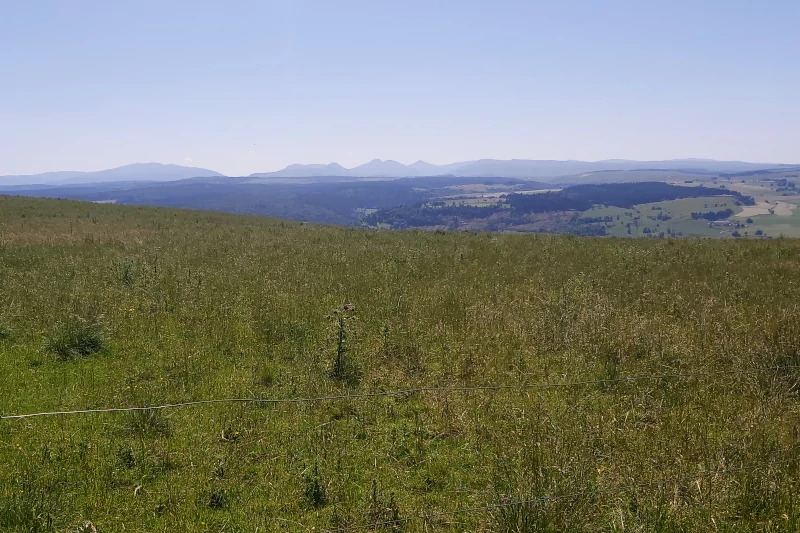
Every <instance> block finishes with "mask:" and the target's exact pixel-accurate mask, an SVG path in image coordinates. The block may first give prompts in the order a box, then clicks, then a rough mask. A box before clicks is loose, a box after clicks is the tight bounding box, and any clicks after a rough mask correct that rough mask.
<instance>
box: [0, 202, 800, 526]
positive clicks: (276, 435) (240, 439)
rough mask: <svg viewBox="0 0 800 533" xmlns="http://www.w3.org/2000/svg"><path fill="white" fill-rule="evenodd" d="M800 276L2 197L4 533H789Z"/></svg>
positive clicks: (605, 246)
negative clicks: (82, 529) (91, 528)
mask: <svg viewBox="0 0 800 533" xmlns="http://www.w3.org/2000/svg"><path fill="white" fill-rule="evenodd" d="M701 201H705V202H711V203H714V202H719V201H724V199H703V200H701ZM664 208H665V209H666V208H667V206H664ZM670 209H672V212H673V213H675V214H676V218H678V213H682V214H681V215H680V216H684V211H686V210H688V209H689V208H688V207H687V208H686V209H682V210H679V209H678V208H677V207H674V208H670ZM692 209H693V208H692ZM640 210H641V212H642V213H643V214H645V213H646V214H650V213H651V212H652V213H655V212H656V211H647V210H646V209H642V208H641V207H640ZM796 213H797V212H795V215H793V217H792V218H794V216H796ZM798 264H800V244H799V243H798V242H797V241H794V240H790V239H779V238H776V239H771V240H732V239H723V240H692V239H685V240H684V239H681V240H678V239H663V240H659V239H635V240H634V239H618V238H596V239H595V238H586V239H582V238H576V237H573V236H552V235H507V234H482V233H466V232H449V233H445V232H419V231H408V232H406V231H402V232H388V231H377V230H357V229H347V228H334V227H327V226H317V225H312V224H301V223H298V222H287V221H281V220H276V219H268V218H261V217H254V216H237V215H226V214H220V213H208V212H197V211H182V210H175V209H164V208H149V207H148V208H144V207H129V206H120V205H108V204H90V203H82V202H69V201H60V200H44V199H31V198H10V197H2V196H0V371H2V375H3V382H2V387H3V389H2V390H3V392H2V394H0V465H2V468H0V530H2V531H4V532H5V531H7V532H15V533H21V532H29V531H38V532H44V531H59V532H63V531H67V530H73V531H75V530H76V529H74V528H76V527H77V526H79V525H80V524H82V523H84V521H86V520H89V521H91V522H92V523H93V524H94V525H95V526H96V527H97V530H98V531H100V532H111V531H115V532H116V531H126V532H146V531H147V532H149V531H187V532H255V531H258V532H266V531H297V532H311V531H315V532H319V531H406V532H423V531H425V532H427V531H445V532H463V531H485V532H488V531H492V532H530V531H567V530H569V531H587V532H588V531H731V532H739V531H742V532H744V531H748V532H749V531H770V532H777V531H781V532H794V531H797V530H798V528H800V499H798V497H797V494H798V481H800V478H799V477H798V475H799V473H800V462H799V461H798V458H799V457H800V454H798V452H799V451H800V448H799V446H800V435H799V428H800V403H798V393H799V392H800V369H798V366H800V314H799V313H798V302H800V284H798V282H797V280H798ZM398 391H400V392H398ZM224 398H239V399H251V400H257V401H250V402H231V403H210V404H202V405H193V406H187V407H182V408H168V409H161V410H141V411H128V412H105V413H82V414H69V415H53V416H40V417H31V418H21V419H16V418H2V417H3V416H6V417H7V416H9V415H18V414H35V413H41V412H47V411H56V410H57V411H72V410H86V409H97V408H130V407H145V406H158V405H164V404H174V403H181V402H188V401H198V400H215V399H224Z"/></svg>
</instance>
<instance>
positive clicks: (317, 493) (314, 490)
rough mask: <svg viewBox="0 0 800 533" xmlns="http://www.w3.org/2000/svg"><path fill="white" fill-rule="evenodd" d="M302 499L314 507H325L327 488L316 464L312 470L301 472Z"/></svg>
mask: <svg viewBox="0 0 800 533" xmlns="http://www.w3.org/2000/svg"><path fill="white" fill-rule="evenodd" d="M303 501H304V502H305V503H306V504H307V505H308V506H310V507H313V508H315V509H319V508H321V507H325V505H326V504H327V503H328V494H327V490H326V489H325V484H324V483H323V481H322V476H320V474H319V468H318V467H317V465H316V464H314V469H313V470H311V471H310V472H304V473H303Z"/></svg>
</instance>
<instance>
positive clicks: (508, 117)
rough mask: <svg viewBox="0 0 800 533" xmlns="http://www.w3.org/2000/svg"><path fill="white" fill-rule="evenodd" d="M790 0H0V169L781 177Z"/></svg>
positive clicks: (797, 39)
mask: <svg viewBox="0 0 800 533" xmlns="http://www.w3.org/2000/svg"><path fill="white" fill-rule="evenodd" d="M798 23H800V2H799V1H797V0H785V1H780V0H764V1H761V2H756V1H737V0H727V1H715V0H710V1H700V0H695V1H680V0H678V1H660V0H659V1H655V0H654V1H641V0H639V1H615V0H606V1H601V0H596V1H588V0H583V1H577V0H576V1H568V0H561V1H552V2H539V1H534V0H528V1H517V0H491V1H490V0H483V1H472V0H458V1H436V0H424V1H418V0H404V1H390V0H385V1H384V0H369V1H367V0H364V1H361V0H358V1H355V0H353V1H350V0H327V1H324V0H320V1H311V0H305V1H304V0H295V1H290V0H284V1H268V0H262V1H257V2H255V1H254V2H244V1H237V2H233V1H232V2H219V1H213V2H211V1H208V2H206V1H199V0H195V1H191V2H189V1H187V2H170V1H148V0H137V1H126V0H115V1H113V2H109V1H83V0H70V1H60V0H59V1H46V0H35V1H30V2H16V1H13V0H0V174H24V173H35V172H46V171H52V170H99V169H102V168H108V167H113V166H119V165H123V164H127V163H132V162H149V161H157V162H162V163H176V164H190V165H194V166H201V167H206V168H212V169H214V170H218V171H220V172H224V173H227V174H231V175H237V174H249V173H252V172H260V171H269V170H275V169H278V168H281V167H283V166H285V165H287V164H290V163H295V162H303V163H327V162H331V161H338V162H340V163H341V164H343V165H345V166H354V165H356V164H360V163H363V162H366V161H368V160H370V159H373V158H381V159H396V160H399V161H401V162H403V163H411V162H413V161H415V160H418V159H424V160H426V161H429V162H432V163H449V162H453V161H459V160H470V159H479V158H499V159H508V158H526V159H586V160H598V159H610V158H631V159H669V158H681V157H708V158H715V159H737V160H750V161H761V162H791V163H800V31H798V29H797V27H798Z"/></svg>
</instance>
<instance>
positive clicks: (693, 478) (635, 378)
mask: <svg viewBox="0 0 800 533" xmlns="http://www.w3.org/2000/svg"><path fill="white" fill-rule="evenodd" d="M799 369H800V365H782V366H772V367H758V368H748V369H729V370H721V371H717V372H704V373H700V372H675V373H662V374H637V375H632V376H624V377H619V378H598V379H591V380H584V381H558V382H537V383H517V384H502V385H476V386H455V387H433V386H431V387H414V388H405V389H396V390H385V391H374V392H364V393H357V394H351V393H347V394H333V395H323V396H308V397H291V398H258V397H253V398H217V399H208V400H192V401H185V402H177V403H168V404H162V405H148V406H135V407H110V408H93V409H77V410H63V411H47V412H37V413H24V414H12V415H0V420H9V421H11V420H22V419H30V418H35V417H48V416H66V415H78V414H101V413H118V412H131V411H152V410H160V409H173V408H184V407H192V406H205V405H213V404H224V403H245V404H246V403H253V404H303V403H316V402H327V401H339V400H359V399H369V398H379V397H394V396H407V395H412V394H424V393H443V394H453V393H460V392H482V391H483V392H491V391H504V390H547V389H556V388H579V387H587V386H608V385H614V384H625V383H639V382H645V381H661V380H668V379H715V378H720V377H723V376H730V375H759V374H764V373H772V372H781V371H792V370H799ZM784 466H785V465H784ZM776 467H779V468H782V467H781V466H780V465H777V464H775V463H770V464H767V463H764V464H759V465H755V466H750V467H740V468H724V469H716V470H711V471H706V472H696V473H692V474H686V475H682V476H678V477H671V478H660V479H657V480H653V481H648V482H642V483H631V484H628V485H626V486H625V487H623V488H622V489H621V488H620V487H619V486H613V487H611V486H610V487H606V488H597V489H592V490H585V491H577V492H569V493H563V494H553V495H546V496H537V497H532V498H527V499H516V500H511V499H500V501H497V502H496V503H489V504H484V505H477V506H472V507H464V508H461V509H453V510H449V511H444V510H441V511H439V510H437V511H432V512H425V513H418V514H414V515H411V516H406V517H398V518H395V519H389V520H385V519H381V520H373V521H368V522H363V523H360V524H354V525H346V526H339V527H333V528H330V529H315V528H311V527H306V526H305V525H303V524H300V523H298V522H293V521H292V522H293V523H295V524H296V525H298V526H301V527H303V528H305V529H307V530H308V531H312V530H313V531H317V532H318V533H346V532H349V531H363V530H368V529H380V528H390V529H398V528H399V527H400V526H401V525H403V524H406V523H410V522H417V521H424V522H425V525H426V527H427V526H428V525H431V526H432V527H436V524H437V523H439V524H441V521H443V520H447V519H455V517H457V516H462V515H467V514H472V513H492V512H493V511H502V510H504V509H509V508H513V507H515V506H529V505H532V506H537V505H547V504H550V503H554V502H562V501H579V500H582V499H586V498H591V497H597V496H601V495H603V494H611V493H617V494H619V493H620V491H621V490H623V491H624V490H628V491H635V490H641V489H647V488H654V487H659V486H668V485H678V484H681V483H685V482H694V483H699V482H700V480H702V479H711V478H716V477H721V476H729V475H732V474H736V473H747V472H756V471H761V470H763V469H765V468H776ZM698 490H699V485H698ZM275 519H276V520H283V519H280V518H277V517H276V518H275Z"/></svg>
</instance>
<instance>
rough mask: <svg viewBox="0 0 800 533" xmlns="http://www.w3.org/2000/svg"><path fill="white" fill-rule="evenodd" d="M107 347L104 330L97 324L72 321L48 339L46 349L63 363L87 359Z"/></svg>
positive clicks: (63, 323) (67, 322) (64, 324)
mask: <svg viewBox="0 0 800 533" xmlns="http://www.w3.org/2000/svg"><path fill="white" fill-rule="evenodd" d="M105 347H106V341H105V339H104V338H103V334H102V330H101V328H100V326H99V324H97V323H92V322H88V321H86V320H83V319H72V320H68V321H66V322H62V323H61V325H60V326H59V327H58V329H56V331H54V332H53V334H52V335H51V336H50V337H49V338H48V339H47V345H46V349H47V351H48V352H49V353H51V354H53V355H55V356H56V357H58V358H59V359H61V360H62V361H69V360H72V359H77V358H79V357H86V356H88V355H91V354H93V353H96V352H99V351H101V350H103V349H105Z"/></svg>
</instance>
